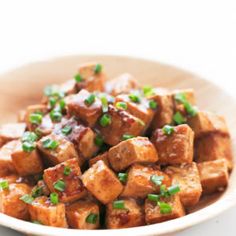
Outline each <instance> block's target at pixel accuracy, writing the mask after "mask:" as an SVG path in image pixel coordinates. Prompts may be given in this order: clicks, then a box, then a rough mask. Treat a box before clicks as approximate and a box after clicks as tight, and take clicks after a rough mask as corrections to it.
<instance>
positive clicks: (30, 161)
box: [11, 142, 43, 176]
mask: <svg viewBox="0 0 236 236" xmlns="http://www.w3.org/2000/svg"><path fill="white" fill-rule="evenodd" d="M11 158H12V162H13V165H14V167H15V169H16V171H17V173H18V174H19V175H21V176H27V175H35V174H39V173H41V172H42V171H43V163H42V160H41V158H40V155H39V153H38V151H37V150H33V151H31V152H25V151H24V150H23V149H22V143H21V142H19V143H18V145H17V146H16V148H15V150H14V151H13V152H12V154H11Z"/></svg>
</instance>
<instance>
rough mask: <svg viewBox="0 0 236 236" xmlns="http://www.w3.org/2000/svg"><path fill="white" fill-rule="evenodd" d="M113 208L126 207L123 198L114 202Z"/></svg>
mask: <svg viewBox="0 0 236 236" xmlns="http://www.w3.org/2000/svg"><path fill="white" fill-rule="evenodd" d="M112 207H113V209H125V202H124V201H123V200H117V201H114V202H113V203H112Z"/></svg>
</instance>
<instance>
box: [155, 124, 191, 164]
mask: <svg viewBox="0 0 236 236" xmlns="http://www.w3.org/2000/svg"><path fill="white" fill-rule="evenodd" d="M193 139H194V133H193V131H192V129H191V128H190V127H189V126H188V125H185V124H184V125H178V126H175V127H174V132H173V133H172V134H170V135H168V134H165V132H164V131H163V129H157V130H155V131H154V133H153V135H152V138H151V141H152V143H153V144H154V146H155V147H156V150H157V152H158V158H159V160H158V163H159V164H163V165H166V164H169V165H174V164H181V163H191V162H192V161H193Z"/></svg>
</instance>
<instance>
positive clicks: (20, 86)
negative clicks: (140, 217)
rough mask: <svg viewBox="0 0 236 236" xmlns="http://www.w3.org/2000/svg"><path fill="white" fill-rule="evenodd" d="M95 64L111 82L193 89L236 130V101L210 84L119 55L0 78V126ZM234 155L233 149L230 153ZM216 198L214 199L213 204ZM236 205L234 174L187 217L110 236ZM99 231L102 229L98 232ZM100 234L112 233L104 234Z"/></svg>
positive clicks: (66, 60)
mask: <svg viewBox="0 0 236 236" xmlns="http://www.w3.org/2000/svg"><path fill="white" fill-rule="evenodd" d="M88 61H97V62H100V63H102V64H103V65H104V69H105V70H106V72H107V74H108V76H109V78H113V77H114V76H117V75H119V74H121V73H123V72H129V73H131V74H133V75H134V76H135V77H136V78H137V79H138V80H139V81H140V83H141V84H148V85H155V86H161V87H167V88H193V89H194V90H195V92H196V97H197V104H198V106H199V108H200V109H206V110H209V111H213V112H216V113H219V114H222V115H224V116H225V117H226V120H227V123H228V126H229V127H235V116H236V102H235V101H234V99H233V98H231V97H230V96H229V95H228V94H227V93H226V92H225V91H223V90H222V89H220V88H218V87H217V86H215V85H214V84H212V83H211V82H209V81H206V80H204V79H201V78H199V77H198V76H195V75H192V74H191V73H189V72H186V71H183V70H181V69H177V68H175V67H172V66H168V65H163V64H160V63H157V62H153V61H147V60H142V59H135V58H128V57H117V56H68V57H62V58H59V59H53V60H50V61H45V62H37V63H33V64H30V65H27V66H24V67H21V68H18V69H15V70H13V71H10V72H8V73H6V74H4V75H1V76H0V112H1V114H2V115H1V116H0V123H7V122H10V121H16V117H17V112H18V111H19V110H21V109H24V108H25V107H26V106H27V105H30V104H36V103H37V102H39V99H40V97H41V95H42V90H43V88H44V87H45V86H46V85H49V84H57V83H61V82H64V81H66V80H68V79H71V78H72V77H73V75H74V74H75V73H76V70H77V67H78V64H80V63H84V62H88ZM231 131H232V133H231V136H232V142H233V146H235V144H236V130H231ZM234 154H235V150H234ZM216 200H217V201H216ZM235 203H236V173H235V170H233V171H232V174H231V177H230V184H229V187H228V188H227V190H226V191H225V192H224V193H223V194H220V195H219V194H217V195H213V196H211V197H207V198H204V199H203V200H202V201H201V203H200V204H199V205H198V206H197V207H196V208H193V209H191V212H194V213H191V214H189V215H187V216H185V217H183V218H180V219H176V220H173V221H169V222H165V223H161V224H158V225H151V226H143V227H139V228H133V229H124V230H113V232H112V233H113V234H117V235H121V233H122V234H123V235H128V234H133V235H157V234H158V235H161V234H166V233H170V232H175V231H178V230H181V229H184V228H186V227H189V226H191V225H194V224H197V223H199V222H201V221H203V220H206V219H209V218H211V217H213V216H215V215H217V214H219V213H220V212H222V211H223V210H225V209H227V208H229V207H230V206H232V205H233V204H235ZM0 224H2V225H4V226H8V227H11V228H13V229H16V230H19V231H22V232H26V233H31V234H35V235H36V234H37V235H40V234H42V235H51V236H52V235H57V236H60V235H65V234H66V233H70V234H71V235H76V234H78V231H75V230H68V229H56V228H53V227H46V226H34V227H32V224H30V223H28V222H24V221H20V220H17V219H14V218H11V217H8V216H5V215H3V214H0ZM100 232H101V231H100ZM97 233H98V232H96V231H88V230H84V231H80V232H79V234H80V235H96V234H97ZM102 233H103V234H110V232H108V231H102Z"/></svg>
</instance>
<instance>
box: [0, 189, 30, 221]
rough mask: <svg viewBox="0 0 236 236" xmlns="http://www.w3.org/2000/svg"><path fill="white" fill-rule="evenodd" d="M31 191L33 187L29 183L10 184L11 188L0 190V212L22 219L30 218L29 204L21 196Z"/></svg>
mask: <svg viewBox="0 0 236 236" xmlns="http://www.w3.org/2000/svg"><path fill="white" fill-rule="evenodd" d="M30 192H31V188H30V187H29V186H28V185H27V184H9V189H4V190H0V212H2V213H4V214H6V215H9V216H12V217H15V218H18V219H21V220H29V212H28V207H27V204H26V203H25V202H23V201H22V200H20V198H21V197H22V196H24V195H25V194H30Z"/></svg>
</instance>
